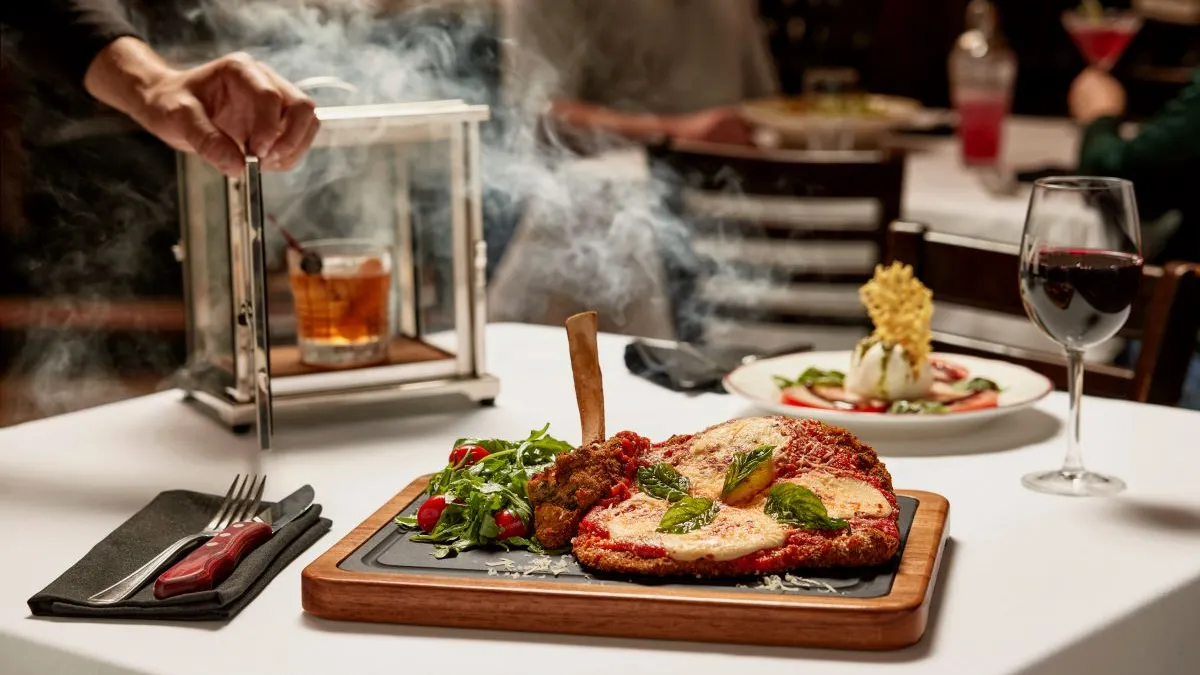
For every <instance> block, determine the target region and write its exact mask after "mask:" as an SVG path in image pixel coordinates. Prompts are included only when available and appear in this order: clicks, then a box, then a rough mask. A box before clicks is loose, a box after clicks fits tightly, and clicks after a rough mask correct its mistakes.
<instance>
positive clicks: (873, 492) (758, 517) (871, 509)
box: [529, 417, 900, 577]
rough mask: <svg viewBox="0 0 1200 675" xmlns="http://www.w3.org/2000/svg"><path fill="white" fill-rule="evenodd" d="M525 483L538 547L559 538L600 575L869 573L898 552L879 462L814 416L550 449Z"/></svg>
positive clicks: (891, 497)
mask: <svg viewBox="0 0 1200 675" xmlns="http://www.w3.org/2000/svg"><path fill="white" fill-rule="evenodd" d="M600 477H603V479H601V480H598V479H600ZM535 485H536V487H535ZM577 486H584V487H585V489H584V490H582V491H581V490H578V489H576V487H577ZM529 487H530V489H529V497H530V502H531V504H532V506H533V509H534V514H535V517H534V529H535V531H536V533H537V537H538V539H540V540H542V541H543V542H551V541H553V542H562V543H566V542H567V541H568V540H569V541H570V543H571V549H572V552H573V553H574V555H575V557H576V558H577V559H578V560H579V562H580V563H581V564H583V565H584V566H586V567H590V568H592V569H596V570H603V571H607V572H617V573H627V574H646V575H657V576H682V575H687V576H703V577H715V576H746V575H759V574H777V573H781V572H786V571H788V570H793V569H797V568H819V567H842V566H870V565H877V564H882V563H885V562H887V561H888V560H890V559H891V558H892V557H893V556H894V555H895V554H896V551H897V550H898V549H899V546H900V533H899V529H898V526H897V520H898V518H899V509H898V508H897V505H896V496H895V493H894V492H893V490H892V480H891V476H890V474H888V471H887V468H886V467H884V465H883V463H882V462H880V460H879V457H878V456H877V455H876V453H875V451H874V450H873V449H871V448H870V447H869V446H867V445H864V444H863V443H861V442H859V440H858V439H857V438H855V437H854V436H853V435H852V434H851V433H850V432H848V431H846V430H844V429H841V428H838V427H833V426H829V425H827V424H824V423H821V422H818V421H815V420H807V419H794V418H789V417H753V418H746V419H737V420H731V421H729V422H725V423H722V424H718V425H716V426H713V427H710V428H708V429H705V430H704V431H701V432H700V433H697V434H694V435H679V436H674V437H672V438H670V439H668V440H667V441H665V442H663V443H659V444H650V443H649V441H647V440H646V439H643V438H641V437H640V436H637V435H636V434H632V433H630V432H622V433H620V434H617V435H616V436H614V437H613V438H612V439H610V440H609V441H608V442H605V443H594V444H590V445H589V446H585V448H584V449H582V450H575V451H573V452H570V453H564V454H563V455H560V456H559V457H558V458H557V459H556V461H555V464H554V466H552V467H550V468H548V469H547V470H546V471H544V472H542V473H541V474H539V475H537V476H535V477H534V478H532V479H531V480H530V482H529ZM587 504H590V506H586V505H587ZM542 514H552V515H551V517H548V518H546V519H545V520H543V518H542ZM564 514H565V515H564ZM576 528H577V529H576ZM571 535H573V538H569V537H570V536H571Z"/></svg>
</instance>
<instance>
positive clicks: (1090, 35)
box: [1062, 10, 1142, 72]
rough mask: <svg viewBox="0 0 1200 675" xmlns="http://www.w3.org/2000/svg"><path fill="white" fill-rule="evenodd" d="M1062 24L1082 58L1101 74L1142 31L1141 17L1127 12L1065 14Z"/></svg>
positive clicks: (1077, 12) (1071, 12)
mask: <svg viewBox="0 0 1200 675" xmlns="http://www.w3.org/2000/svg"><path fill="white" fill-rule="evenodd" d="M1062 22H1063V28H1066V29H1067V34H1068V35H1070V36H1071V40H1073V41H1074V42H1075V46H1076V47H1078V48H1079V52H1080V53H1081V54H1083V58H1085V59H1087V62H1088V63H1089V64H1091V65H1092V67H1094V68H1099V69H1100V70H1103V71H1105V72H1108V71H1109V70H1112V67H1113V65H1114V64H1116V62H1117V61H1118V60H1119V59H1120V58H1121V54H1124V53H1125V48H1126V47H1128V46H1129V42H1130V41H1131V40H1133V36H1134V35H1137V32H1138V31H1139V30H1141V28H1142V17H1140V16H1137V15H1136V14H1132V13H1129V12H1104V13H1102V14H1098V13H1094V12H1087V11H1079V10H1075V11H1067V12H1063V15H1062Z"/></svg>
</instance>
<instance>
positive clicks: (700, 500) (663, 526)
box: [657, 496, 719, 534]
mask: <svg viewBox="0 0 1200 675" xmlns="http://www.w3.org/2000/svg"><path fill="white" fill-rule="evenodd" d="M718 510H719V507H718V506H717V505H716V504H715V503H714V502H713V500H711V499H705V498H704V497H686V496H685V497H683V498H681V499H680V500H679V501H677V502H675V503H674V504H672V505H671V508H669V509H667V512H666V513H664V514H663V517H662V520H660V521H659V522H658V530H657V531H658V532H665V533H667V534H686V533H688V532H691V531H692V530H697V529H700V528H701V527H704V526H705V525H707V524H709V523H711V522H712V520H713V518H716V517H717V511H718Z"/></svg>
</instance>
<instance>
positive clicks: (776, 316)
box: [649, 141, 904, 343]
mask: <svg viewBox="0 0 1200 675" xmlns="http://www.w3.org/2000/svg"><path fill="white" fill-rule="evenodd" d="M649 150H650V157H651V161H652V165H653V170H654V172H655V174H656V175H657V176H658V177H659V179H660V180H662V181H663V183H664V184H666V185H667V186H669V187H670V190H671V194H670V195H669V198H668V203H669V204H671V206H672V208H673V209H674V210H675V211H676V213H677V215H678V216H679V217H680V218H681V219H682V220H683V221H684V222H685V223H686V225H687V226H688V228H689V229H690V232H691V235H692V238H693V246H694V247H695V248H696V249H697V251H702V255H701V258H702V259H704V260H705V261H706V263H707V265H702V266H701V268H702V269H701V270H700V271H699V272H697V271H696V270H695V269H692V270H680V269H676V270H674V273H675V274H676V279H675V280H674V282H673V283H672V285H673V289H672V290H673V295H674V300H675V302H676V303H677V309H676V316H677V325H679V326H680V333H681V337H682V338H683V339H700V340H703V339H704V337H703V335H702V334H700V335H697V334H696V327H695V326H683V324H684V319H683V317H684V316H686V317H696V316H703V317H713V318H717V319H728V320H741V321H753V322H756V323H757V324H760V325H777V326H787V327H801V328H802V327H803V326H823V327H830V326H833V327H845V328H847V329H853V330H852V331H849V332H847V333H846V336H847V340H848V341H850V343H852V342H853V340H856V339H857V336H860V335H861V334H865V331H866V329H867V328H868V322H867V320H866V315H865V313H851V314H849V315H846V314H842V315H838V314H836V313H832V312H828V311H822V310H821V308H820V307H816V306H814V307H803V306H802V305H803V301H804V298H805V295H806V286H809V287H810V288H811V284H822V285H830V284H832V285H844V286H846V287H847V289H848V290H853V288H854V287H857V286H858V285H861V284H862V283H863V282H865V281H866V280H867V278H869V277H870V275H871V272H872V269H873V267H874V265H875V264H877V263H878V262H880V261H881V260H882V256H883V250H884V245H885V243H886V235H887V225H888V223H891V222H892V221H894V220H896V219H897V218H899V215H900V196H901V193H902V190H903V180H904V155H903V154H902V153H897V152H888V151H866V152H857V151H856V152H851V153H811V152H805V151H796V150H764V149H760V148H742V147H737V146H728V145H718V144H711V143H698V142H679V141H675V142H672V143H670V144H663V145H658V146H654V147H651V148H650V149H649ZM668 269H671V268H670V266H668ZM717 269H720V270H721V272H723V273H724V274H725V275H733V276H734V277H735V278H738V279H743V280H756V281H759V282H761V281H764V280H769V282H770V283H771V286H772V289H773V291H776V293H775V294H774V295H773V297H775V298H776V299H779V298H780V293H779V292H782V294H784V295H788V296H789V297H788V298H786V299H785V300H786V301H784V300H781V301H780V303H782V304H783V305H786V306H779V304H780V303H775V304H772V303H769V302H762V301H761V299H760V298H756V297H755V296H754V294H743V295H742V296H741V297H740V298H738V302H734V301H730V300H729V299H728V298H724V299H722V298H718V299H715V300H714V299H712V298H706V297H705V294H706V292H708V290H709V289H710V285H708V284H706V279H707V280H711V279H712V278H714V277H713V275H714V274H715V270H717ZM688 274H690V275H692V277H693V278H691V279H687V280H682V281H681V280H680V279H679V278H678V277H679V276H681V275H682V276H687V275H688ZM689 329H691V330H689ZM699 332H700V333H703V329H699Z"/></svg>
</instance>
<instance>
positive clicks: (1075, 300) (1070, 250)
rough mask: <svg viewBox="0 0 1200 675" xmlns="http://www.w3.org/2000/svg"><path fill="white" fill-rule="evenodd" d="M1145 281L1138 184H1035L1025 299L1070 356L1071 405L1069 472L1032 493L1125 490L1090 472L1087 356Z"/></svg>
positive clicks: (1028, 479) (1036, 480) (1079, 179)
mask: <svg viewBox="0 0 1200 675" xmlns="http://www.w3.org/2000/svg"><path fill="white" fill-rule="evenodd" d="M1141 280H1142V237H1141V227H1140V225H1139V223H1138V216H1137V204H1136V202H1135V200H1134V196H1133V184H1132V183H1130V182H1129V181H1127V180H1122V179H1119V178H1096V177H1090V176H1058V177H1053V178H1042V179H1040V180H1037V181H1035V182H1034V185H1033V195H1032V196H1031V197H1030V199H1029V210H1028V212H1026V215H1025V232H1024V234H1023V235H1022V237H1021V271H1020V279H1019V284H1020V288H1021V298H1022V300H1023V301H1024V303H1025V312H1026V313H1027V314H1029V318H1030V319H1031V320H1032V321H1033V322H1034V324H1036V325H1037V326H1038V328H1041V329H1042V331H1043V332H1044V333H1045V334H1046V335H1047V336H1049V337H1050V338H1051V339H1053V340H1054V341H1055V342H1057V343H1058V344H1060V345H1062V347H1063V349H1065V350H1066V353H1067V387H1068V389H1069V394H1070V407H1069V408H1068V414H1067V416H1068V419H1067V455H1066V459H1065V460H1064V461H1063V465H1062V468H1060V469H1057V470H1055V471H1039V472H1035V473H1030V474H1026V475H1025V476H1023V477H1022V478H1021V482H1022V483H1023V484H1024V485H1025V487H1028V488H1030V489H1031V490H1037V491H1039V492H1048V493H1051V494H1058V495H1072V496H1088V495H1112V494H1116V493H1118V492H1120V491H1121V490H1123V489H1125V483H1124V482H1123V481H1122V480H1121V479H1120V478H1114V477H1112V476H1105V475H1102V474H1098V473H1094V472H1091V471H1088V470H1086V469H1084V468H1083V453H1082V449H1081V447H1080V437H1081V434H1080V431H1081V426H1080V419H1081V418H1080V406H1081V404H1082V394H1083V350H1085V349H1087V348H1089V347H1092V346H1095V345H1097V344H1100V343H1101V342H1104V341H1105V340H1107V339H1109V338H1111V337H1113V336H1114V335H1116V334H1117V332H1118V331H1120V330H1121V327H1122V326H1124V325H1125V321H1126V320H1128V319H1129V313H1130V311H1131V309H1132V307H1133V303H1134V301H1135V300H1136V299H1137V297H1138V287H1139V285H1140V284H1141Z"/></svg>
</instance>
